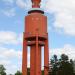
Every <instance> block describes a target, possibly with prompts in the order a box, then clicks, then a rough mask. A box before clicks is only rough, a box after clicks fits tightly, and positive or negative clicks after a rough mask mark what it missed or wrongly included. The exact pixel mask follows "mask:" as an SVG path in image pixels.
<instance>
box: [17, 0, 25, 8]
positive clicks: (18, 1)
mask: <svg viewBox="0 0 75 75" xmlns="http://www.w3.org/2000/svg"><path fill="white" fill-rule="evenodd" d="M16 4H17V5H18V6H19V7H20V8H24V9H25V8H26V3H25V2H24V0H16Z"/></svg>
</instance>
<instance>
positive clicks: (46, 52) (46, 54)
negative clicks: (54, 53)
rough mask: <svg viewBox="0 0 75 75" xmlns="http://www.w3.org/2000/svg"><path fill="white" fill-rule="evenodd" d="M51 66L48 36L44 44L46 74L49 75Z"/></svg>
mask: <svg viewBox="0 0 75 75" xmlns="http://www.w3.org/2000/svg"><path fill="white" fill-rule="evenodd" d="M48 68H49V50H48V38H47V39H46V40H45V46H44V75H48Z"/></svg>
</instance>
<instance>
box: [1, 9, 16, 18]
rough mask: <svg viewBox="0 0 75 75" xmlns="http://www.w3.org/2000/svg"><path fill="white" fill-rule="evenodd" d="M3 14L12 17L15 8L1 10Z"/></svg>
mask: <svg viewBox="0 0 75 75" xmlns="http://www.w3.org/2000/svg"><path fill="white" fill-rule="evenodd" d="M2 12H3V14H4V15H6V16H8V17H13V16H15V15H16V13H15V9H14V8H11V9H7V10H2Z"/></svg>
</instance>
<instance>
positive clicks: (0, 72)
mask: <svg viewBox="0 0 75 75" xmlns="http://www.w3.org/2000/svg"><path fill="white" fill-rule="evenodd" d="M5 70H6V69H5V68H4V66H3V65H0V75H6V72H5Z"/></svg>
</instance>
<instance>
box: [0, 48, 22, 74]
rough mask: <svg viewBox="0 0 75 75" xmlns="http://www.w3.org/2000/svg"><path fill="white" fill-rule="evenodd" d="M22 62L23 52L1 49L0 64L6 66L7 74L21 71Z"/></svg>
mask: <svg viewBox="0 0 75 75" xmlns="http://www.w3.org/2000/svg"><path fill="white" fill-rule="evenodd" d="M15 60H16V61H17V62H16V61H15ZM21 62H22V51H20V50H14V49H8V48H4V47H0V64H2V65H4V66H5V68H6V72H7V74H9V73H11V74H14V73H15V72H16V71H17V70H21V65H22V63H21Z"/></svg>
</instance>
